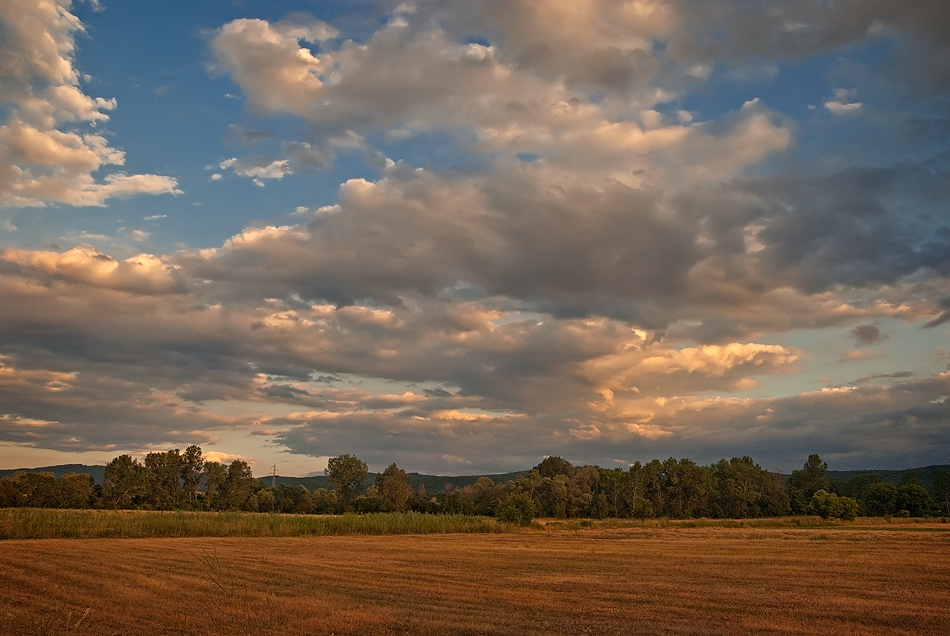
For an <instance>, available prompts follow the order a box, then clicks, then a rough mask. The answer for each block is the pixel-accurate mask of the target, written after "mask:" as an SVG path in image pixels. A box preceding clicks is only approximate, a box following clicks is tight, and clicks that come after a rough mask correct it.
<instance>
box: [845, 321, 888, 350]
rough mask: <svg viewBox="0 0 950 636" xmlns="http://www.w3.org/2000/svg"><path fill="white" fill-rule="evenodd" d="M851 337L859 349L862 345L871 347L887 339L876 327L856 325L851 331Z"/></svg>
mask: <svg viewBox="0 0 950 636" xmlns="http://www.w3.org/2000/svg"><path fill="white" fill-rule="evenodd" d="M851 337H852V338H853V339H854V342H855V344H857V345H858V346H859V347H860V346H862V345H871V344H874V343H876V342H880V341H881V340H886V339H887V334H886V333H882V332H881V330H880V329H878V327H877V325H858V326H857V327H855V328H854V329H852V330H851Z"/></svg>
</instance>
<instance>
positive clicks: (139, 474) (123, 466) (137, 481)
mask: <svg viewBox="0 0 950 636" xmlns="http://www.w3.org/2000/svg"><path fill="white" fill-rule="evenodd" d="M147 490H148V475H147V474H146V472H145V467H143V466H142V464H140V463H139V462H138V460H136V459H133V458H132V456H131V455H119V456H118V457H116V458H115V459H113V460H112V461H111V462H109V464H108V465H107V466H106V471H105V477H104V479H103V484H102V497H103V501H104V503H105V505H106V506H107V507H109V508H131V507H132V504H133V503H134V502H135V501H136V500H138V498H140V497H142V496H143V495H144V494H145V492H146V491H147Z"/></svg>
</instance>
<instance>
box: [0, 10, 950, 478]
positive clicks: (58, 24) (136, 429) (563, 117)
mask: <svg viewBox="0 0 950 636" xmlns="http://www.w3.org/2000/svg"><path fill="white" fill-rule="evenodd" d="M67 9H68V3H35V2H33V3H24V4H23V6H21V7H19V8H18V10H17V11H13V8H11V9H10V12H9V15H7V14H6V13H5V14H3V19H4V24H5V25H7V24H9V25H12V26H11V27H8V28H12V29H13V32H14V33H15V34H18V35H17V36H16V37H14V38H10V39H7V40H4V44H3V45H0V55H2V56H3V58H2V59H3V60H4V68H5V69H7V68H9V69H10V70H9V72H7V71H5V75H4V79H3V81H2V83H0V96H2V98H3V101H4V103H6V104H9V105H10V106H9V108H8V109H7V110H5V111H3V112H4V113H6V114H5V119H4V120H3V125H2V126H0V149H2V150H0V153H2V154H0V164H2V165H0V170H2V171H3V174H6V175H7V176H6V177H3V176H2V175H0V200H2V201H3V202H5V203H6V204H7V205H36V204H40V203H43V202H61V203H68V204H72V205H104V204H105V202H106V201H107V199H109V198H110V197H122V196H130V195H133V194H139V193H152V194H158V193H168V192H175V191H176V189H177V183H176V182H175V180H173V179H170V178H168V177H161V176H157V175H126V174H123V173H112V174H110V175H106V176H105V177H103V178H101V179H98V180H97V179H96V178H95V177H94V176H93V173H94V172H96V171H97V170H99V169H100V167H102V166H106V165H121V164H122V161H123V155H122V152H121V151H118V150H116V149H114V148H112V147H111V146H110V145H109V144H108V143H107V142H106V138H105V137H103V136H102V135H100V134H98V133H95V132H91V129H90V130H89V131H86V132H80V131H79V129H78V128H68V127H69V126H75V125H78V124H80V123H82V124H83V125H85V126H92V125H99V124H102V123H104V122H106V121H107V120H108V116H107V115H106V111H109V110H111V109H113V108H115V107H116V104H115V102H114V101H109V100H104V99H101V98H97V99H94V98H91V97H88V96H86V95H85V94H84V93H83V92H82V90H81V88H80V79H79V75H78V74H77V73H76V71H75V68H74V46H75V43H74V39H73V38H74V35H75V34H76V33H77V32H79V31H80V30H81V29H82V25H81V24H79V22H78V21H77V20H76V19H75V18H74V17H73V16H72V15H70V14H69V13H68V11H67ZM381 10H382V11H384V13H385V16H386V19H385V20H384V21H383V23H382V24H381V26H380V25H376V26H374V27H373V28H372V29H371V32H369V33H360V34H348V33H346V32H344V27H343V26H340V25H334V24H331V22H332V20H330V21H319V20H316V19H313V18H310V17H306V16H305V15H302V14H294V15H292V16H290V17H286V18H284V19H281V20H266V19H261V18H253V19H252V18H241V19H236V20H232V21H229V22H227V23H224V24H221V25H220V26H218V27H217V28H216V29H214V30H213V31H211V32H210V33H208V35H207V37H208V42H207V44H208V54H209V56H210V58H211V68H212V72H213V73H214V74H216V75H217V76H218V77H220V76H222V75H224V76H227V77H228V78H230V80H231V81H233V83H234V84H236V86H237V87H238V88H239V89H240V92H241V94H242V95H243V96H244V98H245V99H246V105H247V109H248V117H249V118H253V120H254V121H255V122H256V123H260V122H261V121H265V122H266V121H275V122H276V121H286V118H289V119H290V121H293V122H294V123H295V126H296V127H295V129H294V131H293V132H292V133H287V134H284V133H281V134H278V133H277V132H263V133H255V134H254V135H251V134H250V133H247V131H250V130H251V127H250V125H247V126H245V124H244V123H241V122H238V123H237V125H236V126H235V128H234V129H235V130H237V131H239V133H240V132H241V131H243V132H244V133H247V134H243V135H242V134H239V135H238V137H241V138H243V139H245V140H246V141H247V142H248V144H249V145H252V144H254V143H269V144H271V146H270V149H271V150H273V151H274V152H273V153H272V154H266V153H263V154H262V153H260V152H257V151H256V149H255V150H249V151H248V153H247V154H246V155H243V156H242V155H239V154H238V153H231V154H225V155H221V156H222V157H227V158H221V159H218V160H215V161H213V162H210V163H208V164H207V165H208V169H209V170H214V171H215V172H214V174H213V176H212V177H211V178H212V179H213V180H215V181H223V180H224V179H225V178H234V177H240V178H246V179H251V180H252V181H253V182H254V183H255V184H257V185H259V186H262V187H263V186H266V187H267V188H271V189H273V188H277V187H280V185H281V184H283V183H284V182H285V181H291V180H293V179H295V178H306V175H308V174H311V173H313V172H314V171H316V170H321V169H325V168H328V167H330V166H332V165H333V164H334V162H335V161H336V160H337V154H338V153H341V152H345V153H356V154H359V155H360V156H361V157H362V161H363V162H364V163H363V164H362V165H363V173H362V174H360V175H359V176H353V177H352V178H348V179H346V180H345V181H344V182H343V183H342V184H341V185H340V186H339V188H338V190H337V191H336V193H335V194H334V195H333V196H332V197H331V198H330V200H325V201H324V200H321V201H305V202H302V204H306V205H302V206H301V210H302V211H301V212H299V213H298V216H297V217H295V218H294V220H293V221H285V222H280V223H279V222H272V223H261V224H257V225H252V226H249V227H246V228H244V229H243V230H242V231H241V232H239V233H236V234H235V235H234V236H232V237H231V238H230V239H228V240H227V241H225V242H223V243H222V244H219V245H217V246H193V247H181V248H180V249H176V250H174V251H168V252H167V253H156V254H149V253H143V254H138V255H122V256H117V255H111V254H105V253H102V252H100V251H98V250H96V249H94V248H92V247H90V246H88V245H78V246H70V247H68V248H67V249H59V248H57V249H55V250H53V249H43V250H40V249H33V248H29V249H26V248H23V247H7V248H4V249H2V250H0V296H2V297H3V298H4V299H5V300H4V302H3V303H2V304H0V404H3V405H5V406H4V407H2V408H0V439H2V440H4V441H7V442H13V443H17V444H23V445H31V446H35V447H40V448H52V449H58V450H64V451H75V450H88V449H97V450H102V451H110V450H112V449H115V450H117V451H119V450H121V451H126V450H133V451H142V450H148V449H154V448H163V447H165V446H169V445H179V446H180V445H186V444H191V443H198V444H203V445H213V446H214V447H215V448H216V450H218V451H220V452H225V453H230V454H232V455H240V456H246V457H251V458H253V453H254V452H264V451H254V450H251V448H252V447H253V446H254V445H255V444H257V445H258V448H271V449H277V450H278V451H286V452H289V453H291V454H295V455H301V456H308V457H314V458H316V457H325V456H328V455H336V454H340V453H355V454H358V455H359V456H361V457H362V458H363V459H365V460H367V461H369V462H370V464H371V465H372V466H374V467H379V466H384V465H386V464H388V463H390V462H392V461H397V462H399V464H400V465H401V466H405V467H406V468H408V469H412V470H427V471H431V472H447V473H452V472H455V473H461V472H469V471H476V470H478V471H488V470H503V469H519V468H524V467H527V466H530V465H533V464H535V463H537V461H539V459H540V458H541V457H542V456H543V455H545V454H559V455H562V456H564V457H567V458H569V459H571V460H573V461H581V462H583V461H592V462H598V463H600V464H602V465H608V464H611V463H612V462H614V461H615V460H616V461H619V462H621V463H622V462H627V461H633V460H636V459H649V458H652V457H662V456H668V455H677V456H689V457H693V458H694V459H697V460H712V459H716V458H718V457H721V456H732V455H746V454H749V455H753V456H754V457H756V459H757V460H758V461H759V462H760V463H762V464H763V465H766V464H768V465H781V466H785V467H795V466H796V465H798V464H800V462H801V460H799V457H804V456H806V455H807V454H808V453H810V452H816V451H817V452H821V453H822V454H823V455H827V456H829V457H831V458H833V459H834V460H836V461H837V462H838V463H837V465H838V466H855V467H857V466H870V465H874V466H896V465H901V466H904V465H905V464H907V462H921V463H936V462H938V461H941V462H942V461H945V460H946V458H945V457H943V456H942V455H941V454H942V453H944V454H945V449H946V442H947V440H948V438H950V436H948V434H950V413H948V411H947V409H948V408H950V407H948V406H947V404H946V398H947V396H948V395H950V379H948V374H947V373H945V372H943V369H944V368H946V355H947V354H946V352H945V351H944V352H939V351H938V352H936V353H932V352H931V354H932V357H933V358H934V359H935V360H937V361H938V362H939V364H937V363H932V362H933V361H932V360H928V363H927V364H928V365H929V366H926V365H925V366H921V367H920V370H918V371H915V372H910V371H907V370H906V369H905V368H903V367H901V366H900V365H902V364H903V361H897V360H895V361H893V362H891V361H888V362H887V364H891V365H894V368H884V369H881V370H880V371H874V373H876V375H874V376H873V380H874V381H871V380H870V379H871V378H872V376H871V375H868V373H869V372H868V371H866V370H865V369H864V368H863V367H862V369H861V370H860V371H857V370H856V371H855V372H854V374H853V375H852V376H850V377H852V378H860V380H855V381H853V382H851V383H847V382H843V383H842V382H834V381H831V380H827V378H826V379H824V380H822V379H821V377H822V376H817V377H816V372H815V371H814V364H813V360H814V359H815V358H816V357H818V356H821V355H824V353H825V352H824V349H825V348H827V347H826V345H825V344H822V343H821V341H820V339H818V337H817V336H815V339H814V342H815V343H816V344H814V349H811V348H810V347H811V344H810V341H809V336H808V334H810V333H813V334H818V333H821V334H825V335H823V336H822V337H827V336H826V335H827V334H828V333H831V332H834V333H835V334H836V336H835V337H836V338H837V340H836V342H837V343H839V346H840V350H838V351H836V352H834V355H832V356H831V357H832V358H833V362H834V364H837V365H839V366H840V365H849V364H855V365H857V364H860V363H862V362H863V361H867V360H869V359H871V358H873V357H874V356H877V355H879V353H878V352H880V351H882V350H883V349H884V348H885V347H886V346H887V345H888V343H890V342H892V341H895V340H896V339H897V338H898V334H896V333H893V330H894V329H896V328H899V329H901V330H902V333H903V332H907V333H911V334H929V333H931V330H933V329H943V330H945V329H946V327H945V324H946V322H947V320H946V316H947V306H948V303H947V300H946V299H947V298H950V278H948V275H950V224H948V222H947V218H948V216H947V209H946V206H947V201H948V200H950V199H948V196H950V192H948V190H947V186H946V183H948V182H950V180H948V179H947V177H948V174H947V162H946V158H947V135H946V133H947V130H948V129H947V127H946V121H945V112H946V111H941V108H940V107H941V105H945V104H946V102H947V99H948V91H947V89H946V86H948V85H950V83H941V80H942V79H944V78H946V77H947V74H948V69H950V66H947V64H946V63H945V62H944V61H943V60H946V59H950V57H947V53H948V52H950V51H948V49H950V46H948V45H950V42H948V37H947V35H946V34H947V33H950V28H948V29H942V28H940V25H945V24H946V23H947V20H948V11H947V10H946V9H945V8H944V6H943V3H939V2H920V3H914V6H912V7H903V6H902V9H901V10H900V11H898V10H896V9H894V8H893V7H892V6H891V3H887V2H877V1H872V0H867V1H858V0H853V1H849V2H840V3H831V4H829V3H824V2H817V1H816V2H800V1H796V2H776V3H769V4H768V6H765V5H763V6H762V7H758V6H755V7H751V6H748V3H737V2H731V1H726V0H720V1H715V2H708V1H707V2H691V1H686V0H682V1H670V2H663V1H661V0H632V1H627V2H609V1H607V0H584V1H579V0H571V1H567V0H565V1H560V0H559V1H556V2H547V3H541V4H539V3H536V2H529V1H528V0H523V1H522V0H515V1H511V0H506V1H505V2H492V1H489V2H484V3H476V4H475V5H472V3H461V2H454V1H453V0H434V1H431V2H416V3H399V4H398V5H396V4H395V3H394V4H392V5H390V4H388V3H382V9H381ZM31 29H32V30H36V32H37V33H39V32H42V33H46V34H47V35H48V36H49V37H46V38H38V37H33V36H31V35H30V34H31V33H33V31H31ZM39 42H42V45H41V44H38V43H39ZM863 47H864V48H868V47H870V48H874V47H879V48H880V49H881V50H884V51H885V53H884V54H883V55H884V57H885V58H886V60H887V61H886V63H880V64H879V66H877V67H875V68H874V71H875V73H877V74H878V75H880V76H883V77H886V81H887V82H890V83H891V85H892V86H893V87H894V88H892V89H890V90H883V89H882V86H883V84H882V83H881V80H880V78H875V77H873V76H872V75H874V73H870V72H869V65H870V64H872V63H871V62H868V61H866V58H865V57H864V56H863V55H862V54H860V53H861V51H863V50H864V48H863ZM855 51H858V53H855ZM848 55H850V56H853V57H854V61H853V63H851V64H843V63H842V64H840V65H838V64H837V63H836V62H828V61H827V60H826V59H825V57H824V56H832V57H834V56H848ZM920 55H924V56H926V58H925V59H926V60H928V61H929V62H928V63H925V64H916V63H914V64H911V60H912V59H914V56H920ZM816 60H821V61H822V63H823V64H830V65H832V66H833V69H832V70H829V71H828V75H829V77H828V81H827V82H826V84H827V85H826V86H823V87H822V90H821V91H818V92H816V93H815V94H814V95H813V97H814V99H813V100H812V101H811V102H808V103H805V102H803V103H798V104H796V105H795V106H794V107H793V106H792V105H790V104H789V103H785V102H783V101H782V100H781V99H779V98H777V97H775V95H776V93H775V91H774V90H773V91H769V90H766V87H768V86H770V84H769V82H771V81H772V79H771V78H773V77H781V73H784V72H786V70H787V68H789V67H791V66H793V65H795V64H810V63H813V64H817V63H818V61H816ZM14 61H15V63H14ZM911 68H912V69H913V71H912V72H911V71H910V70H909V69H911ZM7 75H9V77H7ZM756 82H758V83H756ZM749 86H751V87H752V89H750V88H748V87H749ZM743 87H744V88H743ZM753 89H760V90H761V92H762V94H763V96H762V97H759V96H757V95H748V96H743V97H742V98H732V97H731V95H732V94H733V93H734V94H735V95H739V94H743V95H745V94H746V93H748V92H750V91H753ZM704 91H705V92H707V93H711V92H715V91H721V92H723V93H725V94H728V95H730V98H728V99H725V98H720V99H719V100H718V102H717V103H716V105H715V106H707V105H706V103H705V102H704V101H703V99H701V98H702V96H703V94H704ZM895 95H896V97H895ZM907 103H910V104H913V105H914V106H915V108H913V109H907V108H905V107H904V104H907ZM911 111H913V112H911ZM941 113H942V114H941ZM282 118H283V119H282ZM941 118H942V119H941ZM842 122H844V123H842ZM941 122H943V123H941ZM839 126H857V127H859V130H860V131H868V130H876V131H880V130H883V131H884V132H885V133H886V134H882V137H883V140H879V141H877V142H874V141H873V139H871V138H870V137H869V136H868V135H864V134H859V135H855V139H859V140H861V141H859V142H855V143H854V144H853V145H849V144H839V143H837V141H838V138H837V137H835V135H840V134H845V133H843V132H841V131H842V130H844V131H847V128H838V127H839ZM277 129H278V127H277V126H276V124H275V130H277ZM281 130H282V129H281ZM828 131H831V132H828ZM941 131H942V132H941ZM928 134H929V135H930V136H931V142H929V143H928V144H923V145H921V144H918V143H916V140H918V139H922V138H924V137H926V136H927V135H928ZM934 136H936V138H934ZM869 139H870V140H869ZM875 143H876V144H877V145H875ZM4 165H5V166H7V167H6V168H3V167H2V166H4ZM204 175H205V176H204V177H203V178H204V179H205V180H207V178H208V177H207V172H205V173H204ZM276 216H277V213H276V212H273V211H270V210H261V211H260V213H259V217H260V218H274V217H276ZM885 321H888V322H887V324H888V325H903V326H901V327H893V326H888V327H887V329H884V328H882V327H881V326H880V325H883V324H884V323H885ZM922 327H927V328H928V329H927V330H926V331H925V330H923V329H922ZM802 334H804V335H802ZM793 336H794V337H793ZM909 337H914V338H923V337H924V336H920V335H913V336H909ZM783 339H784V340H783ZM935 365H936V366H935ZM808 369H811V370H809V371H807V372H808V373H811V374H812V375H811V376H808V378H807V379H804V380H803V379H802V374H803V373H806V370H808ZM782 378H786V379H787V381H788V383H789V388H787V389H783V390H775V389H770V390H771V391H772V393H771V395H769V396H766V395H764V394H762V393H757V392H756V391H757V387H759V386H760V384H761V383H767V384H768V386H770V387H780V386H781V380H780V379H782ZM806 385H808V387H807V388H805V386H806ZM249 440H250V441H249ZM229 444H232V445H233V446H228V445H229ZM268 452H274V451H268Z"/></svg>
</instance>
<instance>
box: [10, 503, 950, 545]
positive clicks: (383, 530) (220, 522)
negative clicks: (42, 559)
mask: <svg viewBox="0 0 950 636" xmlns="http://www.w3.org/2000/svg"><path fill="white" fill-rule="evenodd" d="M927 522H929V523H930V524H931V525H932V524H933V523H936V522H937V520H928V519H901V520H900V521H899V522H898V521H889V520H885V519H883V518H861V519H858V520H857V521H825V520H822V519H821V518H819V517H776V518H764V519H645V520H637V519H602V520H593V519H567V520H555V519H547V520H541V521H535V522H534V523H532V524H531V526H530V527H528V528H522V527H520V526H518V525H517V524H509V523H502V522H500V521H497V520H495V519H493V518H491V517H470V516H467V515H429V514H420V513H417V512H407V513H401V514H400V513H374V514H364V515H356V514H346V515H340V516H322V515H291V514H272V513H256V512H161V511H140V510H51V509H47V508H0V540H3V539H106V538H111V539H116V538H117V539H122V538H148V537H155V538H159V537H300V536H308V535H325V536H329V535H349V534H366V535H394V534H456V533H458V534H464V533H499V532H537V531H541V532H545V531H558V530H560V531H583V530H622V529H630V530H634V529H642V530H649V529H662V528H682V529H687V528H756V529H767V528H772V529H789V528H801V529H809V528H811V529H819V528H820V529H835V528H849V529H853V530H854V529H861V528H864V529H870V528H877V529H883V528H888V529H891V530H897V529H900V528H899V527H897V526H904V527H910V526H914V525H916V524H918V523H927ZM936 529H937V530H950V527H939V526H938V527H937V528H936Z"/></svg>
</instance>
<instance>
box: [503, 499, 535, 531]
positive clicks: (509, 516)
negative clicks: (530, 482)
mask: <svg viewBox="0 0 950 636" xmlns="http://www.w3.org/2000/svg"><path fill="white" fill-rule="evenodd" d="M534 514H535V507H534V501H532V500H531V498H530V497H528V496H527V495H522V494H515V495H510V496H509V497H508V498H507V499H505V500H504V501H503V502H501V504H499V506H498V519H499V521H504V522H506V523H517V524H520V525H522V526H527V525H530V524H531V520H532V519H534Z"/></svg>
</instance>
